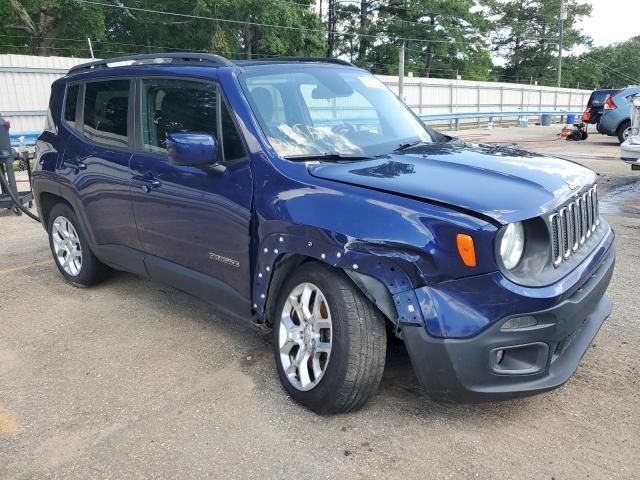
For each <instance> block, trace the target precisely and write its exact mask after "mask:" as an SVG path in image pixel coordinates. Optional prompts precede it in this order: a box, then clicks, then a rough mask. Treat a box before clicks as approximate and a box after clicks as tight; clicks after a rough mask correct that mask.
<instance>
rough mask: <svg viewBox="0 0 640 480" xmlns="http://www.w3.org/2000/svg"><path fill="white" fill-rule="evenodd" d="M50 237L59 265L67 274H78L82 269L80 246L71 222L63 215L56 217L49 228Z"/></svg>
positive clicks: (73, 275) (74, 275)
mask: <svg viewBox="0 0 640 480" xmlns="http://www.w3.org/2000/svg"><path fill="white" fill-rule="evenodd" d="M51 239H52V241H53V251H54V255H55V257H56V260H57V261H58V264H59V265H60V267H62V269H63V270H64V271H65V272H66V273H67V274H68V275H71V276H72V277H76V276H78V275H79V274H80V270H81V269H82V247H81V245H80V238H79V237H78V232H77V231H76V229H75V227H74V226H73V224H72V223H71V222H70V221H69V220H68V219H67V218H65V217H63V216H59V217H56V219H55V220H54V221H53V227H52V229H51Z"/></svg>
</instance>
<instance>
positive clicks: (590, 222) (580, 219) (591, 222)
mask: <svg viewBox="0 0 640 480" xmlns="http://www.w3.org/2000/svg"><path fill="white" fill-rule="evenodd" d="M549 224H550V226H551V251H552V255H553V265H554V266H555V267H557V266H558V265H560V264H561V263H562V262H563V261H565V260H567V259H568V258H569V257H570V256H571V255H573V253H574V252H576V251H577V250H578V249H580V248H581V247H582V245H584V243H585V242H586V241H587V240H588V239H589V237H591V234H592V233H593V232H594V231H595V230H596V228H597V227H598V225H599V224H600V214H599V212H598V186H597V185H594V186H593V187H591V188H590V189H589V190H587V191H586V192H585V193H583V194H582V195H580V196H579V197H578V198H576V199H575V200H573V201H572V202H571V203H568V204H567V205H565V206H564V207H562V208H561V209H560V210H558V211H556V212H554V213H553V214H551V216H550V217H549Z"/></svg>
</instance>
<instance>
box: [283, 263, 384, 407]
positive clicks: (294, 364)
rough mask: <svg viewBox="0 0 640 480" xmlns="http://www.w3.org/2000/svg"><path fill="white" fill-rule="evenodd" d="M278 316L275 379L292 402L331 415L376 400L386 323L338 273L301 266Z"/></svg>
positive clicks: (314, 265) (318, 266)
mask: <svg viewBox="0 0 640 480" xmlns="http://www.w3.org/2000/svg"><path fill="white" fill-rule="evenodd" d="M276 315H277V317H276V318H274V325H273V343H274V349H275V357H276V364H277V368H278V374H279V376H280V380H281V382H282V385H283V386H284V388H285V390H286V391H287V393H288V394H289V395H291V397H292V398H293V399H294V400H296V401H297V402H298V403H300V404H302V405H304V406H306V407H308V408H310V409H311V410H313V411H314V412H316V413H319V414H334V413H343V412H349V411H353V410H356V409H358V408H360V407H362V406H363V405H364V404H365V403H366V402H367V401H368V400H369V399H370V398H372V397H373V396H374V395H375V393H376V392H377V389H378V386H379V385H380V380H381V378H382V372H383V370H384V363H385V356H386V348H387V339H386V329H385V320H384V318H383V316H382V314H381V313H380V312H379V311H378V310H377V309H376V308H375V307H374V306H373V305H372V304H371V303H370V302H369V300H368V299H367V298H366V297H365V296H364V295H363V294H362V292H360V291H359V290H358V289H357V288H356V287H355V286H354V285H353V284H352V283H351V282H350V281H349V279H348V277H347V276H346V275H345V274H344V273H343V272H342V271H337V270H333V269H331V268H329V267H327V266H325V265H323V264H320V263H317V262H309V263H305V264H303V265H302V266H301V267H300V268H299V269H298V271H296V272H295V273H294V274H293V275H291V277H290V278H289V279H288V280H287V282H285V284H284V285H283V288H282V291H281V293H280V295H279V298H278V302H277V309H276Z"/></svg>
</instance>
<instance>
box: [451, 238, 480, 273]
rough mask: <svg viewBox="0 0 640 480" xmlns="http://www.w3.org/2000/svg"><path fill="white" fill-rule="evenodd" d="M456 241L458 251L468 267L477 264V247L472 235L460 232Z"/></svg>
mask: <svg viewBox="0 0 640 480" xmlns="http://www.w3.org/2000/svg"><path fill="white" fill-rule="evenodd" d="M456 243H457V244H458V253H459V254H460V258H461V259H462V263H464V264H465V265H466V266H467V267H475V266H476V248H475V246H474V245H473V238H471V236H470V235H465V234H464V233H459V234H458V235H456Z"/></svg>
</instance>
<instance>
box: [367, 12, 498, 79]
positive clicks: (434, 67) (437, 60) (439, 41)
mask: <svg viewBox="0 0 640 480" xmlns="http://www.w3.org/2000/svg"><path fill="white" fill-rule="evenodd" d="M475 6H476V1H475V0H387V1H386V2H381V3H380V5H379V7H378V21H377V23H376V30H377V32H378V35H379V36H380V38H381V40H380V41H377V42H376V43H374V45H372V47H371V48H370V52H369V56H368V59H367V61H366V62H365V63H364V65H363V66H366V67H367V68H372V69H376V71H378V70H379V69H380V67H381V65H380V64H382V65H386V67H385V68H383V69H384V70H386V71H387V72H386V73H397V64H398V54H397V48H398V47H399V46H400V43H401V42H403V41H404V42H405V46H406V60H405V69H406V70H407V71H414V72H416V73H417V74H418V75H419V76H423V77H430V76H433V75H436V76H443V77H449V78H451V77H453V76H455V74H456V72H458V73H459V74H461V75H463V76H464V77H465V78H469V79H478V80H484V79H486V78H487V76H488V73H489V67H490V66H491V58H490V55H489V50H488V47H487V45H486V42H485V39H484V36H485V35H486V33H487V30H488V28H489V25H488V23H487V22H486V20H485V18H484V16H483V14H482V12H481V11H474V8H473V7H475ZM403 39H404V40H403ZM389 45H393V47H394V48H395V51H394V48H392V49H390V48H389Z"/></svg>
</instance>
